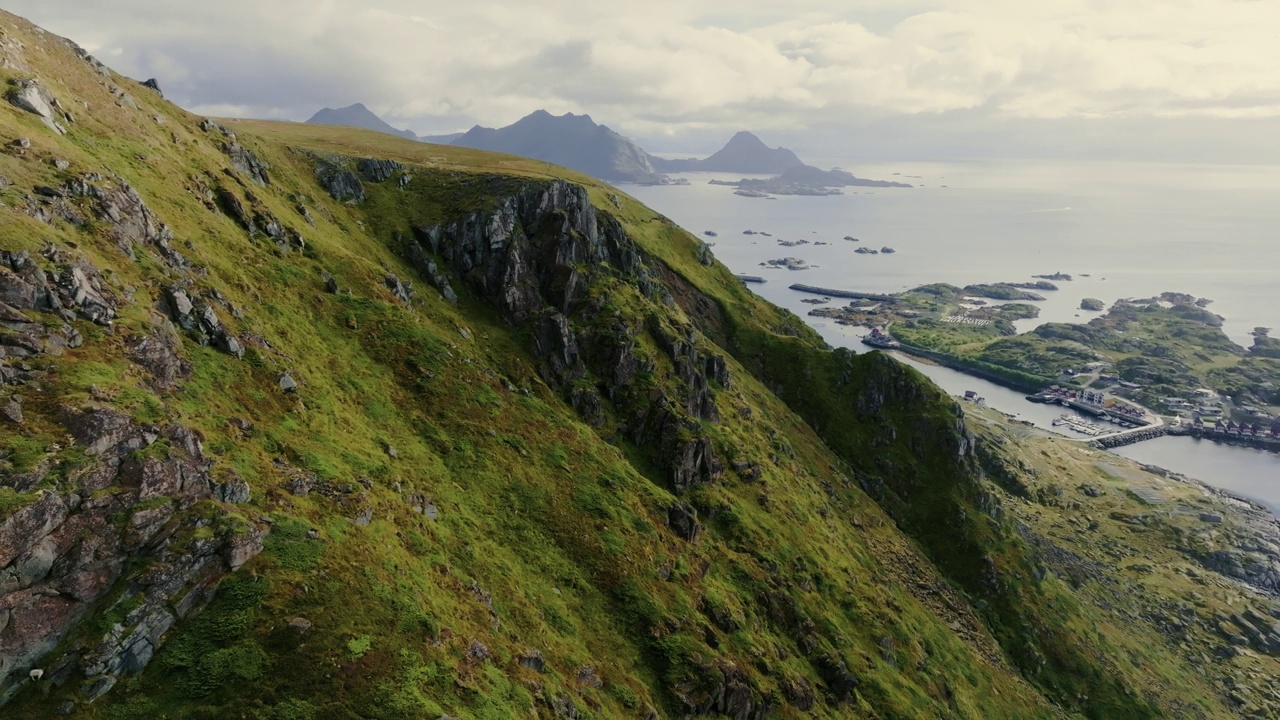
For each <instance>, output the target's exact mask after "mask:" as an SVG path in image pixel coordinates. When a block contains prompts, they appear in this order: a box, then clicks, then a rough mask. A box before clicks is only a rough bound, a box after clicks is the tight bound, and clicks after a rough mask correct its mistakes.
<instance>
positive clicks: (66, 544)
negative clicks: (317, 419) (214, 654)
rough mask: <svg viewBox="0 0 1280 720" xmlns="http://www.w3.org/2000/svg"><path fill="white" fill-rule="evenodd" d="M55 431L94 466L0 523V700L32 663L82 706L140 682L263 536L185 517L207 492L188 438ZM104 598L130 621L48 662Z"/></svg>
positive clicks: (108, 428)
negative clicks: (132, 677) (74, 685)
mask: <svg viewBox="0 0 1280 720" xmlns="http://www.w3.org/2000/svg"><path fill="white" fill-rule="evenodd" d="M61 419H62V422H63V423H64V424H65V426H66V428H67V431H68V432H69V433H70V435H71V436H72V437H73V438H74V439H75V441H76V443H77V444H78V445H80V446H82V447H84V449H85V454H86V455H87V456H89V457H90V458H91V460H90V462H88V463H86V464H85V465H83V466H81V467H80V468H77V469H76V470H75V472H74V473H72V474H70V475H69V476H68V477H67V478H66V479H64V480H61V481H58V482H57V483H56V484H55V485H54V487H53V489H46V490H41V491H39V493H38V495H37V497H36V499H34V500H33V501H31V502H29V503H28V504H26V505H25V506H23V507H20V508H19V509H17V510H16V511H15V512H13V513H12V514H10V515H9V516H8V517H6V518H5V519H4V520H3V521H0V618H3V619H4V622H3V626H4V628H5V632H3V633H0V697H3V696H5V695H7V694H8V693H9V692H11V691H12V690H13V689H14V688H15V687H16V686H17V685H18V684H19V683H21V682H23V681H24V679H25V678H26V677H27V670H28V669H29V668H31V667H33V666H35V663H36V661H37V660H39V661H40V662H39V667H42V668H44V669H45V670H46V673H47V674H48V677H47V678H46V681H47V682H52V683H54V684H55V685H61V684H64V683H66V682H70V681H76V679H77V678H79V680H80V681H81V682H84V683H85V685H86V688H88V691H87V693H88V697H89V698H90V699H91V698H93V697H96V696H98V695H101V694H102V693H104V692H106V690H107V689H109V688H110V687H111V686H112V685H114V684H115V682H116V680H118V679H119V677H121V676H122V675H125V674H130V673H136V672H138V671H139V670H141V669H142V668H143V667H144V666H145V665H146V664H147V662H148V661H149V660H150V659H151V656H152V655H153V654H154V652H155V650H156V648H157V647H159V645H160V644H161V643H162V642H163V636H164V634H165V632H166V631H167V630H168V629H169V627H171V626H172V625H173V623H174V622H176V621H177V620H178V619H181V618H182V617H185V616H186V615H188V614H190V613H191V612H192V611H193V610H195V609H198V608H199V607H201V606H203V605H204V603H206V602H207V601H208V600H209V598H210V597H211V596H212V593H213V590H214V588H215V587H216V586H217V583H218V581H219V580H220V579H221V577H223V576H224V575H225V574H226V573H227V572H229V571H231V570H234V569H235V568H238V567H239V566H240V565H242V564H243V563H244V562H245V561H246V560H248V559H249V558H251V557H252V556H254V555H256V554H257V553H258V552H259V551H260V550H261V549H262V542H263V538H264V537H265V535H266V528H265V526H259V525H257V524H254V523H249V524H240V523H225V522H220V521H210V520H208V519H205V518H206V517H207V514H203V513H191V512H188V510H189V509H190V508H192V507H193V506H195V505H196V504H198V503H200V502H202V501H208V500H209V499H210V498H211V496H212V492H211V488H212V487H213V485H212V484H211V479H210V475H209V470H210V467H211V466H212V462H211V461H210V460H209V459H207V458H206V457H205V455H204V451H203V448H202V446H201V443H200V439H199V436H198V435H197V434H196V433H195V432H193V431H192V430H189V429H187V428H183V427H179V426H171V427H168V428H156V427H146V426H140V425H137V424H135V423H133V422H132V421H131V420H130V419H129V418H128V417H126V416H124V415H121V414H119V413H117V412H115V411H113V410H109V409H106V408H88V409H84V410H66V411H64V412H63V414H62V417H61ZM46 467H47V466H46ZM40 474H41V475H43V472H41V473H40ZM12 482H13V478H3V477H0V484H10V483H12ZM39 482H40V479H39V478H37V479H36V481H35V482H32V481H31V479H30V478H28V479H27V481H26V483H25V484H26V485H28V486H31V485H35V484H37V483H39ZM16 489H19V490H20V491H22V490H24V489H23V488H16ZM122 518H123V520H122ZM202 528H208V530H205V531H200V530H201V529H202ZM198 531H200V532H198ZM210 531H211V532H210ZM128 558H134V559H138V560H146V562H145V563H143V566H145V567H147V570H146V572H145V573H140V574H139V573H134V574H130V571H129V570H128V567H129V566H128V565H127V564H126V562H125V561H126V559H128ZM113 591H116V592H113ZM108 596H110V597H111V598H112V607H118V608H125V609H127V612H123V614H122V616H121V619H120V621H119V622H117V623H115V624H114V625H112V626H111V627H110V628H108V629H107V630H106V633H105V635H101V636H94V635H93V634H92V630H91V629H89V628H87V627H86V628H85V630H84V633H85V634H83V636H82V637H81V638H80V639H79V640H78V641H77V642H74V643H71V644H69V645H68V644H64V645H62V646H61V647H62V650H61V651H60V654H59V655H58V656H56V657H47V656H46V654H47V653H49V652H50V651H51V650H52V649H53V648H54V647H55V646H57V645H58V644H59V643H60V642H61V641H62V640H63V639H64V638H65V637H66V636H67V634H68V633H69V632H70V631H71V630H72V628H73V627H75V626H76V624H77V622H78V620H80V619H81V618H83V617H85V616H86V615H87V614H88V613H89V612H90V611H91V610H93V609H94V608H95V607H97V605H98V603H99V602H100V601H102V600H103V599H105V598H107V597H108Z"/></svg>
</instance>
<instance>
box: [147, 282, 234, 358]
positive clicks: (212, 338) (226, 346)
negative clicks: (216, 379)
mask: <svg viewBox="0 0 1280 720" xmlns="http://www.w3.org/2000/svg"><path fill="white" fill-rule="evenodd" d="M161 309H162V310H164V311H165V314H167V315H168V316H169V319H170V320H172V321H173V322H174V323H175V324H176V325H177V326H178V327H180V328H182V329H183V330H184V331H186V332H187V334H188V335H190V336H191V337H192V338H194V339H195V340H196V341H197V342H199V343H200V344H201V345H212V346H214V347H216V348H218V349H219V350H221V351H223V352H225V353H227V354H228V355H234V356H236V357H237V358H241V357H244V352H245V348H244V345H243V344H242V343H241V342H240V340H239V338H237V337H236V336H235V335H232V334H231V333H230V332H228V331H227V329H226V328H225V327H223V325H222V320H221V319H219V318H218V313H217V311H215V310H214V309H213V305H211V304H209V303H207V302H205V301H203V300H200V299H194V298H192V296H191V295H190V294H188V292H187V291H186V290H185V289H183V288H180V287H168V288H166V289H165V294H164V299H163V301H162V303H161Z"/></svg>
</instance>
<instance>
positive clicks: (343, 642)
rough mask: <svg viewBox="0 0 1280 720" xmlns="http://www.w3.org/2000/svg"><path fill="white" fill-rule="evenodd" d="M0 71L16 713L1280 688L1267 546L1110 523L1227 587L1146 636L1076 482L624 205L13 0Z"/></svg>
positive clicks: (1214, 712)
mask: <svg viewBox="0 0 1280 720" xmlns="http://www.w3.org/2000/svg"><path fill="white" fill-rule="evenodd" d="M0 68H3V69H0V82H2V83H4V84H5V92H6V97H7V98H8V99H9V102H6V103H4V104H3V106H2V107H0V141H2V142H3V143H4V146H3V151H0V204H2V205H0V215H2V217H3V223H0V303H2V304H0V382H3V384H4V388H3V389H4V396H3V398H0V401H3V403H4V404H3V405H2V406H0V415H2V416H3V417H0V463H2V464H0V703H3V706H2V707H0V713H3V716H4V717H15V718H45V717H51V716H56V715H58V714H62V715H69V716H71V717H83V718H111V719H115V718H156V717H169V718H222V717H244V718H260V719H262V720H284V719H286V718H288V719H291V720H292V719H299V718H317V719H318V718H418V717H428V718H435V717H440V716H448V717H457V718H509V717H529V716H536V717H547V718H552V717H559V718H612V717H640V718H655V717H719V716H726V717H732V718H764V717H801V716H806V717H808V716H812V717H829V718H837V717H839V718H845V717H879V718H901V717H920V718H937V717H968V718H1001V717H1006V718H1031V717H1072V716H1081V717H1096V718H1114V717H1124V718H1143V717H1160V716H1168V717H1231V716H1234V715H1239V714H1249V713H1255V714H1257V715H1258V716H1259V717H1261V716H1265V714H1266V713H1268V712H1271V711H1273V710H1274V709H1275V707H1276V701H1277V699H1278V698H1280V695H1277V688H1276V687H1275V682H1274V678H1275V677H1276V675H1277V674H1276V662H1275V658H1274V657H1273V656H1272V655H1271V654H1269V653H1274V652H1277V651H1280V633H1277V632H1276V628H1275V626H1274V625H1273V624H1272V623H1273V622H1274V620H1268V619H1267V618H1271V617H1273V615H1271V613H1273V612H1274V608H1273V607H1272V606H1271V605H1269V604H1268V601H1266V600H1265V598H1264V597H1263V596H1262V595H1261V594H1258V593H1262V592H1264V591H1267V590H1270V591H1274V590H1275V589H1276V587H1277V584H1280V583H1277V578H1280V575H1276V574H1275V572H1274V570H1270V571H1269V570H1268V568H1271V565H1269V563H1272V562H1273V558H1272V557H1271V556H1269V555H1268V554H1267V553H1266V552H1265V549H1263V547H1264V545H1265V543H1264V542H1263V541H1260V540H1256V538H1255V537H1254V536H1252V535H1249V536H1248V537H1249V538H1250V540H1249V542H1250V543H1251V545H1250V549H1249V550H1248V551H1240V552H1238V553H1237V554H1236V555H1231V554H1230V553H1229V552H1227V551H1226V550H1222V549H1220V544H1221V543H1223V542H1226V540H1227V539H1231V538H1237V537H1242V535H1241V534H1240V532H1236V533H1235V534H1230V533H1226V532H1225V531H1226V530H1228V529H1232V528H1235V527H1236V525H1234V524H1233V523H1235V522H1236V521H1235V520H1234V519H1231V520H1229V521H1228V522H1227V523H1226V524H1225V525H1219V524H1214V525H1205V524H1204V523H1202V522H1200V521H1199V520H1197V519H1196V518H1195V517H1194V516H1191V517H1184V516H1182V515H1179V514H1178V513H1172V515H1173V516H1176V519H1177V523H1172V522H1170V523H1165V524H1162V521H1161V518H1163V517H1164V515H1161V514H1159V513H1147V514H1143V515H1142V518H1143V519H1140V521H1135V522H1136V524H1134V523H1129V522H1128V521H1127V520H1120V521H1117V522H1115V523H1107V524H1106V526H1105V528H1103V530H1102V531H1103V532H1107V533H1112V532H1113V533H1115V534H1116V536H1117V537H1120V536H1124V537H1126V538H1129V537H1130V536H1131V537H1132V539H1131V540H1128V541H1127V542H1128V544H1127V545H1125V546H1124V547H1126V548H1127V547H1136V548H1137V551H1139V552H1140V551H1141V549H1142V548H1143V547H1144V545H1143V544H1142V543H1147V544H1148V545H1149V546H1150V547H1151V548H1166V550H1165V552H1166V554H1167V555H1169V556H1172V557H1175V558H1180V559H1181V560H1179V561H1180V562H1182V563H1184V564H1185V565H1186V566H1187V567H1191V566H1192V565H1195V566H1196V567H1199V568H1201V569H1200V570H1199V571H1198V572H1199V573H1201V576H1202V577H1208V578H1210V579H1211V582H1212V584H1213V587H1214V588H1215V590H1214V594H1213V595H1212V596H1211V597H1206V598H1205V602H1204V604H1203V605H1189V606H1188V607H1187V608H1182V607H1181V606H1179V608H1178V610H1177V619H1178V622H1180V623H1182V625H1183V626H1184V627H1189V628H1191V630H1189V631H1187V632H1184V633H1181V634H1168V633H1163V632H1161V628H1163V627H1165V626H1166V623H1167V616H1166V615H1164V614H1152V613H1148V612H1147V611H1146V610H1147V605H1134V604H1130V602H1129V601H1130V600H1131V599H1132V598H1131V596H1130V595H1128V594H1116V593H1113V592H1110V591H1109V589H1110V588H1124V589H1131V588H1133V587H1134V583H1133V581H1132V580H1131V579H1130V578H1129V577H1128V576H1127V575H1124V573H1125V572H1128V571H1129V570H1131V568H1126V569H1124V570H1120V569H1116V568H1112V567H1108V566H1107V565H1106V564H1104V563H1102V562H1093V563H1092V564H1091V565H1089V567H1090V568H1091V570H1092V573H1093V574H1091V575H1089V576H1087V577H1085V576H1076V575H1070V574H1066V573H1067V571H1068V570H1069V569H1070V568H1072V567H1074V565H1072V564H1071V563H1069V562H1066V560H1070V559H1071V558H1072V557H1074V556H1073V555H1072V554H1071V551H1069V550H1065V549H1064V548H1063V547H1062V546H1061V545H1060V544H1058V543H1059V542H1062V543H1065V542H1066V540H1060V541H1059V540H1055V539H1053V536H1052V532H1051V531H1056V530H1057V529H1060V525H1061V522H1066V521H1068V519H1069V518H1068V515H1067V514H1066V511H1065V510H1064V509H1063V508H1064V507H1071V506H1069V505H1067V504H1066V501H1065V499H1064V498H1062V496H1061V494H1054V492H1053V491H1052V490H1049V489H1045V488H1043V487H1041V486H1042V485H1046V484H1050V485H1052V487H1058V486H1063V487H1068V486H1070V487H1074V484H1073V483H1074V480H1072V478H1073V477H1075V476H1074V475H1073V473H1079V472H1085V471H1087V470H1088V468H1084V469H1083V470H1082V469H1081V468H1082V467H1083V466H1082V465H1080V463H1076V464H1075V465H1068V464H1066V463H1059V464H1053V463H1051V462H1047V461H1044V462H1042V461H1040V460H1039V458H1040V457H1041V456H1040V455H1036V454H1035V453H1036V452H1041V451H1038V450H1036V449H1035V447H1034V446H1031V445H1028V446H1026V447H1023V446H1021V445H1019V444H1018V443H1019V442H1021V440H1019V439H1018V438H1015V437H1010V436H1005V435H1002V434H1000V433H999V432H997V431H994V430H989V429H983V430H982V432H980V433H979V434H978V435H974V434H973V433H972V432H971V431H970V429H969V428H968V427H967V426H966V420H965V417H964V413H963V412H962V411H961V410H960V408H959V406H958V405H956V403H955V402H954V401H952V400H951V399H949V398H947V397H946V396H945V395H943V394H942V393H941V392H940V391H938V390H937V389H936V388H934V387H933V386H931V385H930V384H929V383H928V382H927V381H926V380H924V379H923V378H921V377H920V376H919V375H917V374H916V373H914V372H913V371H910V370H909V369H906V368H904V367H903V366H900V365H899V364H897V363H896V362H894V361H892V360H890V359H889V358H887V357H885V356H882V355H879V354H875V355H871V356H862V357H858V356H854V355H852V354H850V353H848V352H844V351H832V350H830V349H828V348H826V347H825V346H824V345H823V343H822V342H821V341H820V339H819V338H818V337H817V336H816V334H814V333H813V332H811V331H810V330H808V329H807V328H806V327H805V326H804V325H803V324H802V323H801V322H800V320H799V319H798V318H796V317H794V316H792V315H789V314H788V313H786V312H784V311H781V310H779V309H777V308H775V307H773V306H771V305H769V304H767V303H765V302H764V301H762V300H760V299H759V298H757V297H755V296H754V295H752V294H751V293H750V292H749V291H747V290H746V289H745V288H744V287H743V286H742V284H741V283H740V282H739V281H737V280H736V279H735V278H734V277H733V276H732V275H731V274H730V273H729V272H728V271H727V270H726V269H725V268H724V267H722V266H720V265H718V264H716V263H714V261H712V260H711V259H710V258H709V256H708V254H707V253H706V252H705V251H704V248H702V247H701V246H700V244H699V243H698V241H697V240H696V239H694V238H693V237H691V236H689V235H688V234H687V233H685V232H683V231H681V230H680V229H678V228H676V227H675V226H674V225H673V224H672V223H671V222H670V221H668V220H667V219H665V218H663V217H661V216H659V215H657V214H655V213H654V212H653V211H651V210H649V209H647V208H645V207H643V206H641V205H640V204H638V203H636V202H635V201H633V200H632V199H630V198H628V197H626V196H625V195H623V194H622V193H620V192H618V191H617V190H615V189H613V188H611V187H609V186H606V185H603V184H601V183H599V182H597V181H594V180H591V179H589V178H586V177H584V176H581V175H576V174H573V173H571V172H569V171H563V170H558V169H556V168H548V167H547V165H546V164H545V163H542V162H535V161H527V160H522V159H519V158H514V157H508V156H499V155H492V154H487V153H483V152H479V151H472V150H466V149H461V148H444V147H439V146H430V145H422V144H417V143H413V142H410V141H407V140H400V139H397V138H393V137H390V136H386V135H382V134H378V133H374V132H368V131H359V130H352V129H344V128H332V127H320V126H310V125H296V124H282V123H269V122H249V121H245V122H229V121H220V122H214V121H210V120H205V119H201V118H199V117H194V116H191V115H190V114H188V113H186V112H184V111H182V110H181V109H179V108H177V107H175V106H173V105H171V104H169V103H167V102H165V101H164V100H163V98H162V97H161V96H160V94H159V93H158V92H157V91H156V90H155V89H152V88H148V87H144V86H142V85H139V84H137V83H134V82H132V81H130V80H127V79H125V78H122V77H120V76H118V75H115V74H114V73H112V72H110V71H109V70H107V69H105V68H104V67H102V66H101V65H99V64H98V63H97V62H96V61H94V60H93V59H92V58H90V57H88V56H86V55H85V54H84V53H83V52H81V51H78V49H77V48H75V47H74V46H73V45H71V44H70V43H68V42H67V41H64V40H62V39H60V38H57V37H54V36H52V35H50V34H47V33H44V32H42V31H40V30H39V29H37V28H34V27H32V26H30V25H29V24H27V23H26V22H25V21H22V20H20V19H18V18H15V17H13V16H10V15H5V14H0ZM1042 452H1045V453H1048V450H1045V451H1042ZM1027 457H1030V458H1031V460H1028V459H1027ZM1044 457H1045V458H1049V457H1051V456H1050V455H1048V454H1045V455H1044ZM1057 472H1061V473H1062V476H1061V478H1059V479H1056V480H1053V481H1052V482H1050V481H1049V480H1048V477H1049V476H1052V475H1053V474H1054V473H1057ZM1090 472H1092V471H1090ZM1112 485H1114V486H1116V487H1115V489H1114V490H1108V492H1109V493H1110V494H1109V495H1108V496H1107V497H1108V498H1109V499H1110V498H1114V499H1115V502H1119V503H1124V502H1129V500H1128V496H1127V495H1125V494H1124V492H1125V491H1124V489H1123V486H1121V485H1120V484H1119V483H1117V482H1112ZM1037 493H1039V495H1037ZM1037 498H1039V500H1037ZM1045 498H1048V500H1046V499H1045ZM1109 501H1110V500H1109ZM1170 502H1174V501H1172V500H1171V501H1170ZM1188 502H1189V501H1188ZM1205 502H1206V503H1207V502H1210V501H1208V500H1206V501H1205ZM1213 502H1214V503H1217V504H1214V505H1213V506H1212V507H1213V508H1215V512H1221V513H1227V511H1226V510H1220V509H1217V508H1219V505H1221V504H1222V503H1221V502H1218V501H1213ZM1117 507H1118V506H1117ZM1173 507H1174V506H1172V505H1170V506H1166V508H1167V509H1170V510H1171V509H1172V508H1173ZM1177 507H1181V506H1177ZM1122 511H1123V512H1126V513H1129V514H1128V515H1125V517H1131V516H1133V517H1136V516H1137V515H1139V514H1140V513H1136V512H1132V511H1131V509H1128V510H1123V509H1116V510H1115V512H1116V513H1119V512H1122ZM1071 512H1072V513H1074V515H1071V516H1070V518H1075V516H1076V515H1079V514H1080V506H1079V505H1078V504H1077V505H1075V506H1074V508H1073V509H1072V510H1071ZM1028 513H1030V514H1028ZM1166 514H1168V513H1166ZM1148 516H1149V519H1146V518H1148ZM1112 517H1115V515H1114V513H1113V515H1112ZM1215 517H1218V516H1215ZM1222 517H1229V518H1234V516H1230V515H1224V516H1222ZM1029 518H1034V519H1037V520H1038V521H1041V522H1039V524H1037V523H1035V522H1031V521H1030V519H1029ZM1055 518H1057V519H1055ZM1218 519H1219V520H1220V521H1221V517H1218ZM1070 521H1071V522H1072V523H1075V522H1076V520H1074V519H1071V520H1070ZM1055 522H1056V523H1058V524H1056V525H1055ZM1242 522H1243V521H1242ZM1258 522H1261V521H1258ZM1196 523H1200V525H1196ZM1201 526H1203V527H1201ZM1188 527H1192V528H1193V529H1195V530H1194V532H1193V530H1185V528H1188ZM1204 527H1208V528H1209V529H1210V530H1214V529H1215V528H1221V529H1222V530H1223V532H1218V533H1217V534H1214V533H1213V532H1208V533H1206V532H1204V531H1203V529H1204ZM1179 528H1183V529H1179ZM1082 532H1083V531H1082ZM1215 532H1216V531H1215ZM1105 537H1106V536H1095V537H1094V539H1093V540H1092V541H1091V542H1093V543H1095V544H1097V545H1098V546H1099V547H1100V548H1101V550H1099V552H1110V551H1114V552H1119V551H1120V550H1119V549H1118V548H1120V546H1119V545H1115V544H1114V543H1108V542H1107V541H1106V540H1105ZM1089 547H1090V548H1092V547H1094V545H1092V544H1091V545H1090V546H1089ZM1273 547H1274V546H1273ZM1084 549H1088V548H1084ZM1084 549H1082V551H1083V550H1084ZM1222 553H1227V554H1226V555H1223V554H1222ZM1064 558H1065V560H1064ZM1081 562H1083V561H1081ZM1210 566H1212V567H1213V569H1209V567H1210ZM1268 572H1270V574H1268ZM1186 577H1190V575H1189V574H1188V575H1186ZM1251 587H1252V588H1255V589H1256V590H1251V589H1250V588H1251ZM1182 591H1183V587H1182V586H1181V585H1176V584H1173V583H1163V584H1160V585H1159V586H1155V585H1153V586H1152V587H1151V588H1149V590H1148V593H1149V594H1148V595H1147V596H1146V597H1148V598H1150V604H1151V605H1152V606H1158V605H1160V604H1161V603H1164V602H1166V600H1167V602H1169V603H1172V602H1174V600H1172V599H1168V598H1175V594H1176V593H1179V592H1182ZM1131 594H1132V595H1138V594H1140V593H1139V592H1138V591H1137V590H1134V591H1133V592H1132V593H1131ZM1209 594H1210V593H1209V592H1208V591H1207V590H1206V591H1205V592H1204V595H1206V596H1208V595H1209ZM1171 612H1172V611H1171ZM1215 613H1217V615H1215ZM1219 615H1220V616H1221V617H1219ZM1245 626H1248V627H1247V628H1246V627H1245ZM1206 628H1210V629H1206ZM1227 633H1230V634H1227ZM1215 653H1217V654H1215ZM32 670H36V671H38V672H36V673H34V674H33V673H32V672H31V671H32ZM1268 677H1270V678H1272V680H1267V678H1268ZM1268 683H1270V684H1268Z"/></svg>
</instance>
